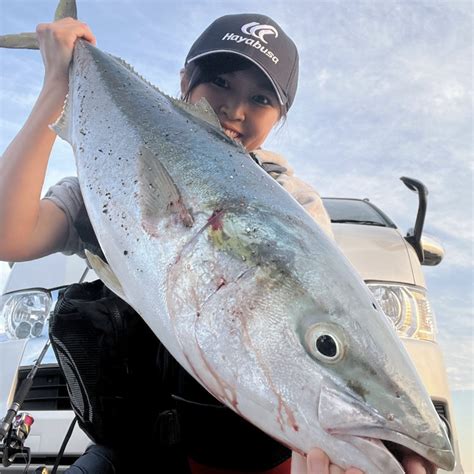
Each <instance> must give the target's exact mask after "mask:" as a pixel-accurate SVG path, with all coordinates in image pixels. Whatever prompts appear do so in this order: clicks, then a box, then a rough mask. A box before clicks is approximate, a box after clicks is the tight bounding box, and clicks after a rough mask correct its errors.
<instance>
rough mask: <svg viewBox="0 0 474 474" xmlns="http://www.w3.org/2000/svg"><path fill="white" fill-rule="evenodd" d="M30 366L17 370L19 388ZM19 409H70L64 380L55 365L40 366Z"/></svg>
mask: <svg viewBox="0 0 474 474" xmlns="http://www.w3.org/2000/svg"><path fill="white" fill-rule="evenodd" d="M30 370H31V367H22V368H21V369H20V370H19V372H18V385H17V390H18V389H19V387H20V385H21V383H22V382H23V380H25V378H26V376H27V375H28V374H29V372H30ZM21 409H22V410H25V411H28V410H71V403H70V401H69V395H68V393H67V387H66V380H65V379H64V377H63V375H62V373H61V371H60V370H59V367H58V366H57V365H50V366H45V367H40V368H39V369H38V371H37V372H36V375H35V377H34V379H33V385H32V386H31V388H30V391H29V392H28V394H27V396H26V398H25V401H24V402H23V403H22V405H21Z"/></svg>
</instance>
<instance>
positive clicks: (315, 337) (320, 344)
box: [305, 323, 344, 363]
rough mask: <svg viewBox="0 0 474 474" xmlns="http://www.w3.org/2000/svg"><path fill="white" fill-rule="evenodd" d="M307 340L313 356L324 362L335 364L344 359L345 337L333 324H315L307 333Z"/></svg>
mask: <svg viewBox="0 0 474 474" xmlns="http://www.w3.org/2000/svg"><path fill="white" fill-rule="evenodd" d="M305 340H306V345H307V347H308V349H309V351H310V353H311V355H312V356H313V357H315V358H316V359H318V360H320V361H322V362H329V363H334V362H338V361H340V360H341V359H342V358H343V357H344V344H343V337H341V334H340V331H339V330H338V328H337V327H336V326H335V325H333V324H330V323H319V324H314V325H313V326H311V327H310V328H309V329H308V330H307V331H306V335H305Z"/></svg>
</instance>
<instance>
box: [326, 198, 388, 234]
mask: <svg viewBox="0 0 474 474" xmlns="http://www.w3.org/2000/svg"><path fill="white" fill-rule="evenodd" d="M323 202H324V207H325V208H326V210H327V211H328V214H329V217H330V218H331V222H332V223H336V224H337V223H351V224H361V225H364V224H365V225H378V226H381V227H393V228H395V227H396V226H395V224H394V223H393V222H392V221H391V220H390V219H389V218H388V217H387V216H386V215H385V214H384V213H383V212H382V211H381V210H380V209H378V208H377V207H375V206H374V205H373V204H371V203H369V202H368V201H364V200H359V199H340V198H323Z"/></svg>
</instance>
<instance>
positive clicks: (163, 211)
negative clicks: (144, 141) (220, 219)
mask: <svg viewBox="0 0 474 474" xmlns="http://www.w3.org/2000/svg"><path fill="white" fill-rule="evenodd" d="M138 162H139V175H140V187H141V193H140V197H141V200H140V207H141V211H142V216H143V226H144V229H145V230H147V231H149V232H150V233H153V229H154V228H155V227H156V224H158V222H159V221H160V220H161V219H162V218H164V217H166V216H168V215H170V214H176V215H177V216H178V218H179V220H180V221H181V222H182V223H183V224H184V225H185V226H186V227H191V226H192V225H193V223H194V219H193V216H192V215H191V212H190V211H189V210H188V208H187V207H186V206H185V203H184V202H183V198H182V196H181V192H180V191H179V189H178V187H177V186H176V184H175V182H174V181H173V178H172V177H171V176H170V174H169V173H168V171H167V170H166V168H165V167H164V166H163V164H162V163H161V162H160V160H159V159H158V157H157V156H155V155H154V154H153V153H152V152H151V151H150V150H149V149H148V148H147V147H145V146H142V147H141V148H140V152H139V157H138Z"/></svg>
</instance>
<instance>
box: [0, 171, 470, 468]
mask: <svg viewBox="0 0 474 474" xmlns="http://www.w3.org/2000/svg"><path fill="white" fill-rule="evenodd" d="M402 179H403V181H404V183H405V184H406V185H407V186H408V187H409V188H410V189H412V190H414V191H416V192H418V194H419V200H420V205H419V210H418V216H417V220H416V221H417V222H416V225H415V229H414V231H413V232H410V233H409V235H407V236H406V237H403V235H402V234H401V233H400V230H399V229H398V228H397V226H396V225H395V224H394V223H393V222H392V221H391V220H390V219H389V218H388V217H387V216H386V215H385V214H384V213H383V212H382V211H381V210H380V209H378V208H377V207H376V206H374V205H373V204H372V203H371V202H370V201H369V200H367V199H363V200H360V199H341V198H325V199H324V204H325V206H326V208H327V210H328V212H329V214H330V216H331V220H332V222H333V230H334V234H335V237H336V240H337V242H338V244H339V246H340V248H341V249H342V251H343V252H344V253H345V255H346V256H347V257H348V258H349V260H350V261H351V262H352V264H353V265H354V266H355V268H356V269H357V270H358V271H359V273H360V275H361V276H362V278H363V279H364V281H365V282H366V283H367V285H368V287H369V288H370V289H371V291H372V292H373V294H374V295H375V297H376V298H377V300H378V301H379V303H380V306H381V307H382V309H383V310H384V312H385V314H386V315H387V316H388V317H389V318H390V319H391V320H392V322H393V324H394V325H395V327H396V329H397V331H398V334H399V335H400V338H401V339H402V341H403V344H404V345H405V347H406V349H407V350H408V352H409V354H410V355H411V357H412V359H413V361H414V363H415V366H416V367H417V369H418V372H419V374H420V376H421V379H422V380H423V382H424V384H425V386H426V388H427V390H428V392H429V393H430V395H431V398H432V401H433V404H434V406H435V408H436V410H437V412H438V414H439V416H440V418H441V419H442V420H443V421H444V423H445V425H446V429H447V432H448V434H449V437H450V439H451V442H452V444H453V447H454V450H455V454H456V461H457V465H456V468H455V471H454V472H457V473H462V472H463V470H462V467H461V464H460V454H459V449H458V443H457V435H456V429H455V426H454V419H453V413H452V410H451V406H452V402H451V398H450V394H449V389H448V384H447V378H446V370H445V366H444V362H443V358H442V354H441V351H440V347H439V345H438V344H437V342H436V329H435V328H436V324H435V316H434V314H433V311H432V309H431V306H430V303H429V301H428V298H427V293H426V284H425V279H424V276H423V272H422V266H421V265H422V264H423V265H437V264H438V263H439V262H440V261H441V260H442V258H443V249H442V247H441V246H440V245H439V244H437V243H436V242H435V241H434V240H433V239H429V238H427V237H426V236H424V237H423V238H422V227H423V221H424V215H425V211H426V194H427V192H426V189H425V188H424V186H423V185H422V183H420V182H418V181H416V180H411V179H408V178H402ZM96 278H97V277H96V275H95V273H94V272H93V270H90V269H88V267H87V266H86V264H85V262H84V260H82V259H80V258H78V257H75V256H71V257H66V256H64V255H62V254H54V255H50V256H48V257H45V258H41V259H38V260H35V261H31V262H24V263H16V264H14V265H13V268H12V271H11V273H10V275H9V278H8V281H7V283H6V286H5V290H4V295H3V297H2V301H1V306H0V361H1V367H2V370H1V377H0V418H1V417H2V416H3V414H4V413H5V412H6V409H7V408H8V406H9V404H10V403H11V402H12V400H13V397H14V394H15V389H16V388H17V387H18V385H19V383H20V382H21V381H22V380H24V379H25V377H26V376H27V374H28V372H29V369H30V368H31V366H32V364H33V363H34V361H35V360H36V358H37V357H38V355H39V353H40V352H41V350H42V348H43V346H44V345H45V343H46V340H47V325H48V316H49V314H50V312H51V311H52V308H53V307H54V304H55V302H56V299H57V295H58V290H59V289H61V288H63V287H65V286H67V285H69V284H71V283H77V282H81V281H92V280H95V279H96ZM22 411H25V412H28V413H30V414H31V415H32V417H33V418H34V424H33V426H32V429H31V434H30V435H29V436H28V438H27V440H26V443H25V444H26V445H27V446H29V447H30V448H31V467H30V469H31V470H30V471H29V472H34V469H35V468H36V467H38V466H42V465H46V466H52V465H53V464H54V461H55V457H56V455H57V453H58V451H59V448H60V446H61V443H62V441H63V439H64V436H65V434H66V432H67V430H68V427H69V425H70V423H71V420H72V418H73V413H72V411H71V410H70V404H69V398H68V395H67V390H66V386H65V382H64V378H63V377H62V375H61V373H60V371H59V367H58V365H57V362H56V359H55V357H54V354H53V352H52V350H48V352H47V353H46V356H45V359H44V360H43V364H42V365H41V367H40V369H39V370H38V372H37V374H36V377H35V379H34V382H33V386H32V388H31V390H30V391H29V393H28V396H27V398H26V400H25V402H24V404H23V406H22ZM89 442H90V441H89V439H88V438H87V437H86V435H85V434H84V433H83V432H82V431H81V430H80V429H79V428H78V427H77V426H76V428H75V430H74V432H73V435H72V437H71V439H70V440H69V442H68V445H67V449H66V451H65V455H64V456H63V459H62V465H61V469H60V470H59V471H58V472H61V470H63V469H65V468H66V467H67V466H68V465H70V464H71V463H72V462H73V461H74V460H75V459H76V458H77V457H78V456H79V455H80V454H82V453H83V452H84V450H85V448H86V446H87V444H88V443H89ZM24 468H25V459H24V457H22V456H17V457H16V458H15V459H14V460H13V462H12V464H11V466H10V467H8V468H3V469H1V471H0V472H2V473H3V472H5V473H8V472H24ZM4 469H5V470H4ZM439 472H443V471H439Z"/></svg>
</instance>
